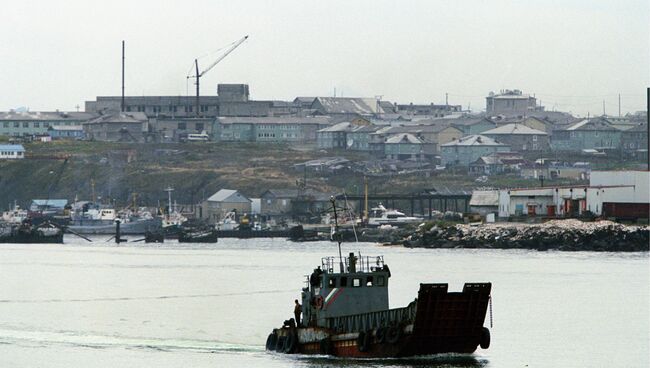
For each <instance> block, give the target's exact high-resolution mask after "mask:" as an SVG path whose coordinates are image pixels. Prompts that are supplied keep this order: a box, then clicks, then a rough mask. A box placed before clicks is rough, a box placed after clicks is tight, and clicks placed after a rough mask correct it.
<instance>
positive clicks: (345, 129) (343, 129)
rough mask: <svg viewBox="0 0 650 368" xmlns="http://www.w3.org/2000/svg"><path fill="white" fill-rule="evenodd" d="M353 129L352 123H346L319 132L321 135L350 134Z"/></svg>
mask: <svg viewBox="0 0 650 368" xmlns="http://www.w3.org/2000/svg"><path fill="white" fill-rule="evenodd" d="M352 129H353V125H352V124H351V123H350V122H347V121H344V122H342V123H338V124H334V125H332V126H330V127H327V128H323V129H321V130H319V131H318V132H319V133H322V132H350V131H352Z"/></svg>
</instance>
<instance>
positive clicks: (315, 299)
mask: <svg viewBox="0 0 650 368" xmlns="http://www.w3.org/2000/svg"><path fill="white" fill-rule="evenodd" d="M389 278H390V270H389V269H388V265H386V264H384V258H383V256H377V257H373V256H364V257H361V256H356V255H355V254H354V253H350V254H349V256H348V257H345V258H339V257H325V258H323V259H322V261H321V266H319V267H318V268H316V269H314V271H313V272H312V274H311V275H310V276H308V277H307V282H306V283H307V285H306V287H304V288H303V289H302V305H303V308H302V311H303V325H305V326H320V327H325V326H327V319H328V318H333V317H340V316H349V315H354V314H362V313H369V312H376V311H382V310H387V309H388V279H389Z"/></svg>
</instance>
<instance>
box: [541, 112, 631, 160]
mask: <svg viewBox="0 0 650 368" xmlns="http://www.w3.org/2000/svg"><path fill="white" fill-rule="evenodd" d="M621 133H622V132H621V130H619V129H616V128H615V127H614V126H612V124H610V123H609V122H608V121H607V120H605V119H603V118H592V119H583V120H581V121H579V122H577V123H574V124H570V125H568V126H566V127H565V128H562V129H559V130H554V131H553V135H552V138H551V147H552V148H553V150H556V151H574V152H575V151H578V152H579V151H582V150H584V149H596V150H607V149H617V148H620V145H621Z"/></svg>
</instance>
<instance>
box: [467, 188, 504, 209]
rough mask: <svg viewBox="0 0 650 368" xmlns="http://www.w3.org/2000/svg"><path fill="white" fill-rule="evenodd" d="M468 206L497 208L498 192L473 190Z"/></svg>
mask: <svg viewBox="0 0 650 368" xmlns="http://www.w3.org/2000/svg"><path fill="white" fill-rule="evenodd" d="M469 205H470V206H495V207H496V206H499V191H497V190H475V191H473V192H472V199H470V200H469Z"/></svg>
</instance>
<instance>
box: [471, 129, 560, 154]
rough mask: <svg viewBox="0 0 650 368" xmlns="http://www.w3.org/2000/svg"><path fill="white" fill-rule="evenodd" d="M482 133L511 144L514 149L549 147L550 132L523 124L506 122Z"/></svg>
mask: <svg viewBox="0 0 650 368" xmlns="http://www.w3.org/2000/svg"><path fill="white" fill-rule="evenodd" d="M481 135H484V136H486V137H490V138H492V139H495V140H497V141H499V142H502V143H505V144H507V145H509V146H510V148H511V149H512V150H514V151H546V150H548V149H549V138H548V134H547V133H546V132H544V131H541V130H537V129H533V128H529V127H528V126H526V125H523V124H506V125H502V126H499V127H497V128H494V129H490V130H486V131H484V132H483V133H481Z"/></svg>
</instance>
